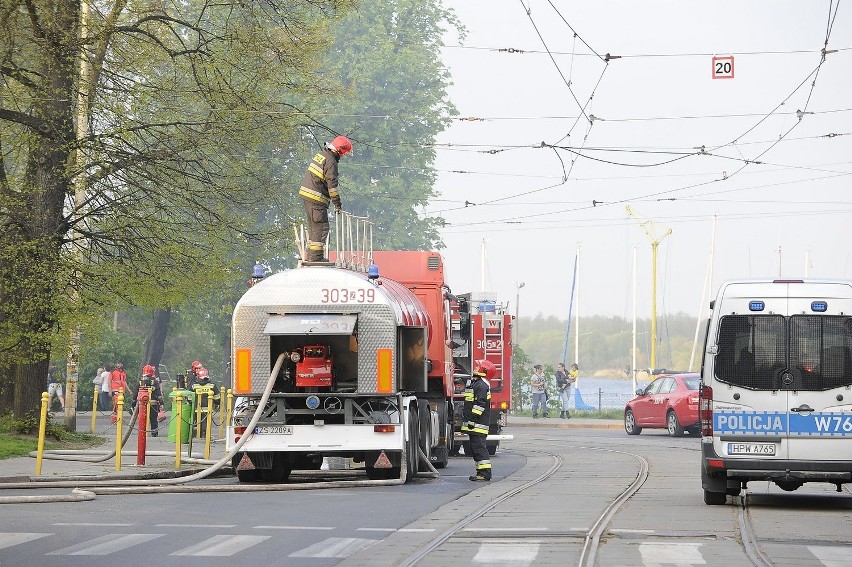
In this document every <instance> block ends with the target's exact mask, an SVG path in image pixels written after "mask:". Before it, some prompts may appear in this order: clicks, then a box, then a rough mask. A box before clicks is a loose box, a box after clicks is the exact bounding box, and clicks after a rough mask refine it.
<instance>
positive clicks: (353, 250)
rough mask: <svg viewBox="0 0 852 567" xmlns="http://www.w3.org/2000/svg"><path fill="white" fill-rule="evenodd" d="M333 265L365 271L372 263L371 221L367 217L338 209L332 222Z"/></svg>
mask: <svg viewBox="0 0 852 567" xmlns="http://www.w3.org/2000/svg"><path fill="white" fill-rule="evenodd" d="M334 240H335V242H334V244H335V251H336V252H337V256H336V259H335V265H336V266H337V267H340V268H347V269H349V270H355V271H358V272H366V271H367V270H368V269H369V267H370V265H371V264H372V263H373V223H372V222H371V221H370V220H369V218H368V217H358V216H355V215H353V214H352V213H349V212H346V211H343V210H341V211H338V212H337V215H335V223H334Z"/></svg>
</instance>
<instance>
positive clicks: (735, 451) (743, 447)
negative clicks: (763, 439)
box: [728, 443, 775, 455]
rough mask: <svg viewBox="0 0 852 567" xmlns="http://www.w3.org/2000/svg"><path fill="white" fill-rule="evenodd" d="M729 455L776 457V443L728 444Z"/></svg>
mask: <svg viewBox="0 0 852 567" xmlns="http://www.w3.org/2000/svg"><path fill="white" fill-rule="evenodd" d="M728 454H729V455H774V454H775V443H728Z"/></svg>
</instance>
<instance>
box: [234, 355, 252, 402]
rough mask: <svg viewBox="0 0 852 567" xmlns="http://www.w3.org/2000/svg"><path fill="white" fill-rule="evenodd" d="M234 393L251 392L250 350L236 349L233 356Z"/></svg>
mask: <svg viewBox="0 0 852 567" xmlns="http://www.w3.org/2000/svg"><path fill="white" fill-rule="evenodd" d="M234 358H235V359H236V360H235V363H234V392H236V393H240V394H246V393H249V392H251V349H248V348H238V349H237V350H236V352H235V355H234Z"/></svg>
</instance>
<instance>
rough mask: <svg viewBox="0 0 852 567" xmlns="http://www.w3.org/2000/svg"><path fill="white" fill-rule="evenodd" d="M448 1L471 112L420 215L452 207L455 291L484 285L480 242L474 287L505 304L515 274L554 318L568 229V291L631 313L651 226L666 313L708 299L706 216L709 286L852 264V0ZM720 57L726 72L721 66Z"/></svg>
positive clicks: (448, 57)
mask: <svg viewBox="0 0 852 567" xmlns="http://www.w3.org/2000/svg"><path fill="white" fill-rule="evenodd" d="M447 4H448V5H452V7H453V9H454V10H455V12H456V14H457V15H458V17H459V19H460V20H461V22H462V23H463V24H464V25H465V26H466V28H467V30H468V36H467V38H466V39H465V40H464V41H463V42H460V40H459V38H458V37H457V35H456V34H454V33H450V34H447V36H446V38H445V43H446V48H445V49H444V50H443V58H444V61H445V63H446V65H447V66H448V68H449V69H450V71H451V73H452V77H453V81H454V85H453V86H452V87H451V89H450V96H451V98H452V100H453V101H454V103H455V105H456V106H457V108H458V110H459V112H460V116H461V117H463V118H473V119H475V120H456V121H454V123H453V125H452V126H451V127H450V128H449V129H448V130H446V131H445V132H444V133H443V134H442V135H441V136H440V137H439V138H438V143H439V148H438V151H437V156H438V159H437V162H436V166H437V168H438V169H439V170H440V173H439V177H438V184H437V191H438V193H439V194H440V196H439V197H438V198H436V199H435V200H433V201H432V202H431V203H430V205H429V207H427V209H426V210H425V213H426V214H440V215H441V216H443V217H444V218H445V219H446V220H447V221H448V226H447V227H446V229H444V230H443V231H442V237H443V239H444V242H445V244H446V246H447V247H446V249H445V250H444V251H443V253H444V256H445V260H446V268H447V273H448V281H449V283H450V285H451V286H452V288H453V291H455V292H464V291H470V290H479V289H481V281H482V274H483V272H482V269H481V265H482V262H481V249H482V242H483V240H484V241H485V248H486V256H485V258H486V259H485V270H484V281H485V289H487V290H491V291H494V292H496V293H497V294H498V296H499V298H500V299H501V300H502V301H504V302H505V301H508V302H509V303H510V306H511V307H510V308H511V309H512V311H514V308H515V295H516V285H517V282H524V283H525V286H524V287H523V288H522V289H521V290H520V314H521V316H533V315H536V314H539V313H540V314H543V315H555V316H557V317H560V318H565V317H566V316H567V314H568V305H569V297H570V289H571V277H572V270H573V266H574V258H575V250H576V248H577V246H578V245H579V246H580V247H581V254H580V278H579V290H580V296H579V297H580V299H579V301H578V302H576V303H575V308H579V310H580V313H581V316H585V315H616V316H622V317H627V318H630V317H632V309H633V307H632V297H633V285H632V271H631V269H632V268H631V267H632V263H633V260H632V258H633V249H634V247H635V248H636V250H637V263H638V290H637V297H638V299H637V314H638V316H639V317H648V316H650V312H651V307H650V306H651V285H650V282H651V277H650V274H651V240H652V239H656V240H660V244H659V252H658V287H657V289H658V293H657V295H658V314H660V315H665V314H669V313H676V312H680V311H682V312H686V313H688V314H690V315H693V316H695V315H698V314H699V311H700V310H701V314H702V315H706V308H703V307H702V302H701V298H702V291H703V286H704V281H705V276H706V274H707V270H708V263H709V259H710V257H711V255H710V249H711V242H712V241H713V239H712V234H713V226H714V220H713V219H714V218H715V219H716V223H715V227H716V238H715V250H714V254H713V258H714V262H713V271H712V285H711V287H712V290H713V294H714V295H715V291H716V289H718V286H719V284H720V283H721V282H722V281H724V280H727V279H734V278H742V277H761V276H767V277H778V276H779V274H780V275H781V276H782V277H785V278H788V277H803V276H804V275H805V273H806V270H807V273H808V275H809V276H810V277H816V278H852V257H850V242H852V191H850V189H852V186H850V181H852V4H848V3H847V4H841V5H840V7H839V9H838V10H836V19H834V14H835V8H836V7H837V2H836V1H835V2H829V1H828V0H811V1H807V2H801V1H795V2H793V1H777V0H773V1H768V0H767V1H749V0H727V1H722V0H716V1H713V2H692V1H686V0H677V1H674V0H672V1H653V0H649V1H643V2H636V1H633V0H622V1H607V0H595V1H594V2H567V1H564V0H552V1H551V0H524V1H523V2H521V1H520V0H517V1H510V0H463V1H454V2H448V3H447ZM554 6H555V7H556V8H554ZM527 9H529V13H528V12H527ZM832 21H833V25H831V23H830V22H832ZM829 28H830V34H829V38H828V50H829V51H831V50H837V52H832V53H828V54H827V56H826V58H825V61H824V62H823V63H822V64H820V62H821V61H822V55H821V50H822V49H823V47H824V46H825V41H826V35H827V33H828V31H829ZM572 29H573V31H572ZM575 33H576V35H575ZM509 49H514V50H521V52H511V51H508V50H509ZM501 50H503V51H501ZM548 52H549V53H548ZM607 53H608V54H610V57H611V59H610V61H609V62H608V63H607V62H606V61H605V59H606V54H607ZM714 54H715V55H716V56H727V55H733V58H734V78H732V79H713V73H712V71H713V56H714ZM613 57H620V58H617V59H615V58H613ZM569 84H570V88H569V86H568V85H569ZM812 85H813V86H812ZM797 111H801V112H800V113H799V114H800V115H801V119H800V116H799V115H797ZM590 123H591V127H590ZM542 142H543V143H544V144H545V145H548V146H563V147H565V148H570V150H569V149H553V148H551V147H541V145H542ZM702 147H703V148H704V150H703V151H702V150H701V148H702ZM571 150H573V152H574V153H572V151H571ZM577 153H579V154H580V157H578V155H577ZM756 162H759V163H756ZM465 202H468V203H469V205H468V206H465ZM593 202H597V204H596V205H595V206H593ZM626 205H629V206H630V207H631V208H632V209H633V211H634V213H635V217H633V218H631V217H629V216H628V213H627V211H626V209H625V206H626ZM646 221H653V222H646ZM640 223H645V224H642V225H640ZM643 226H644V227H645V228H647V229H649V231H650V233H651V236H649V234H646V232H645V231H644V230H643ZM668 229H671V231H672V232H671V235H669V236H666V237H665V238H663V237H664V235H665V234H666V231H667V230H668ZM779 249H780V254H779ZM806 264H807V265H806Z"/></svg>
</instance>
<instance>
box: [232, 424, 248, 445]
mask: <svg viewBox="0 0 852 567" xmlns="http://www.w3.org/2000/svg"><path fill="white" fill-rule="evenodd" d="M245 432H246V428H245V427H242V426H240V427H235V428H234V443H237V442H239V440H240V437H242V436H243V435H244V434H245Z"/></svg>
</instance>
